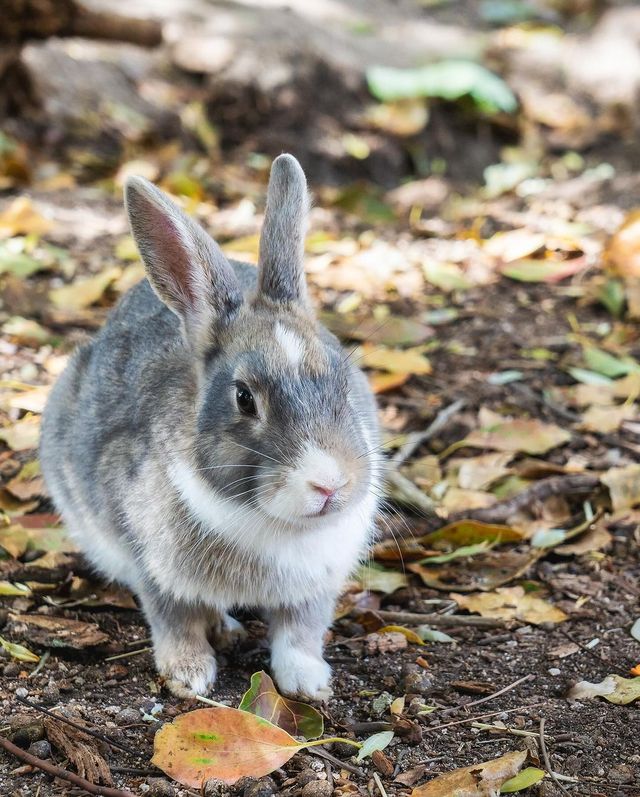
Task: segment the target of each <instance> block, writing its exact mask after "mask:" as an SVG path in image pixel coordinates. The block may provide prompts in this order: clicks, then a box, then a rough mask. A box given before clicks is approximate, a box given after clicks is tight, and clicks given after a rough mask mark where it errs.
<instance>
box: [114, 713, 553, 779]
mask: <svg viewBox="0 0 640 797" xmlns="http://www.w3.org/2000/svg"><path fill="white" fill-rule="evenodd" d="M471 727H472V728H477V729H478V730H479V731H500V733H509V734H511V735H512V736H530V737H532V738H533V739H539V738H540V734H539V733H536V732H535V731H521V730H520V729H519V728H498V727H497V726H496V725H489V724H487V723H486V722H472V723H471ZM112 769H113V767H112ZM114 771H115V770H114Z"/></svg>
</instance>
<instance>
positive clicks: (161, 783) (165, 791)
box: [147, 778, 176, 797]
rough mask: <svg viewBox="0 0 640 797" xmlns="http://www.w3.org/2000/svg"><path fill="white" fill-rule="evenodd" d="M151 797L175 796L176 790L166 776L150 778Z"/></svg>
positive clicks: (149, 792) (148, 782)
mask: <svg viewBox="0 0 640 797" xmlns="http://www.w3.org/2000/svg"><path fill="white" fill-rule="evenodd" d="M147 785H148V786H149V789H148V790H147V794H148V795H149V797H175V795H176V790H175V789H174V788H173V786H172V785H171V784H170V783H169V781H168V780H165V779H164V778H149V779H148V780H147Z"/></svg>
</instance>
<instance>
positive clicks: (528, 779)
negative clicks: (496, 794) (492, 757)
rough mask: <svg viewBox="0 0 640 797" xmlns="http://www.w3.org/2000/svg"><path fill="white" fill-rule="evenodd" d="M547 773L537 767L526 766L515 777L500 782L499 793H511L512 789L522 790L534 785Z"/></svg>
mask: <svg viewBox="0 0 640 797" xmlns="http://www.w3.org/2000/svg"><path fill="white" fill-rule="evenodd" d="M546 774H547V773H546V772H545V771H544V769H538V767H527V768H526V769H523V770H522V772H519V773H518V774H517V775H516V776H515V778H511V779H510V780H507V781H506V782H505V783H503V784H502V786H501V787H500V794H512V793H513V792H514V791H522V790H523V789H528V788H529V786H534V785H535V784H536V783H540V781H541V780H542V779H543V778H544V776H545V775H546Z"/></svg>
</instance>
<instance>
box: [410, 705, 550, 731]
mask: <svg viewBox="0 0 640 797" xmlns="http://www.w3.org/2000/svg"><path fill="white" fill-rule="evenodd" d="M544 705H545V703H533V704H532V705H530V706H518V707H517V708H507V709H503V710H502V711H489V712H488V713H487V714H478V715H477V716H476V717H467V718H466V719H463V720H453V722H443V723H442V724H441V725H425V726H424V730H425V731H439V730H441V729H442V728H450V727H451V726H452V725H464V723H465V722H477V720H482V719H486V717H495V716H496V715H497V714H513V712H514V711H527V710H528V709H530V708H537V707H538V706H544Z"/></svg>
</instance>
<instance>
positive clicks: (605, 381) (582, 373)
mask: <svg viewBox="0 0 640 797" xmlns="http://www.w3.org/2000/svg"><path fill="white" fill-rule="evenodd" d="M567 371H568V372H569V373H570V374H571V376H572V377H573V378H574V379H575V380H576V382H580V383H581V384H583V385H611V384H613V379H610V378H609V377H608V376H603V375H602V374H597V373H596V372H595V371H587V369H586V368H567Z"/></svg>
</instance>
